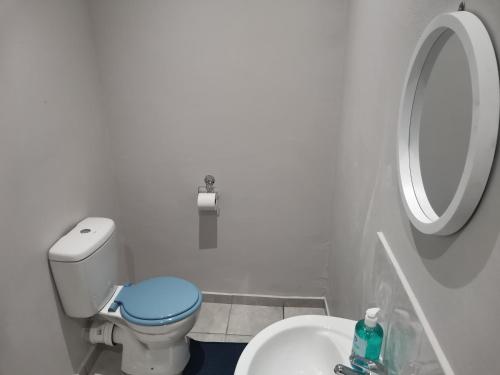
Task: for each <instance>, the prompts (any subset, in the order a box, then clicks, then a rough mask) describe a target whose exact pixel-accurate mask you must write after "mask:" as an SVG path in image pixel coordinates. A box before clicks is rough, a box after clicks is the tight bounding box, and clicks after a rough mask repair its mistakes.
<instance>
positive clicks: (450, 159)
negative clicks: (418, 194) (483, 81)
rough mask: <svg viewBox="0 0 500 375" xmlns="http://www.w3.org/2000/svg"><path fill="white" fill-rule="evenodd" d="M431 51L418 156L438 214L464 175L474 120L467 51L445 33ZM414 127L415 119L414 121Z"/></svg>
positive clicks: (427, 193) (453, 36)
mask: <svg viewBox="0 0 500 375" xmlns="http://www.w3.org/2000/svg"><path fill="white" fill-rule="evenodd" d="M440 39H441V40H438V41H437V42H436V43H435V44H434V46H433V49H438V50H434V51H432V50H431V53H430V54H429V57H428V59H429V61H426V64H429V65H432V66H429V67H428V68H429V69H430V73H428V74H427V77H424V78H422V77H421V80H422V79H423V80H426V81H425V82H419V85H421V84H422V83H423V84H424V85H425V87H423V91H422V104H421V105H422V107H421V114H420V116H421V117H420V128H419V131H418V133H416V134H415V132H414V135H413V136H418V137H419V140H418V142H417V144H418V151H417V152H418V155H417V156H418V160H419V162H420V173H421V178H422V183H423V186H424V190H425V194H426V196H427V199H428V201H429V203H430V204H431V206H432V208H433V210H434V212H435V213H436V214H437V215H438V216H440V215H442V214H443V213H444V211H445V210H446V209H447V208H448V206H449V204H450V202H451V201H452V199H453V196H454V195H455V192H456V190H457V187H458V184H459V181H460V178H461V176H462V173H463V170H464V166H465V160H466V157H467V150H468V145H469V138H470V133H471V124H472V86H471V74H470V70H469V63H468V61H467V55H466V53H465V50H464V48H463V46H462V44H461V42H460V40H459V39H458V37H457V36H456V35H455V34H454V33H452V32H449V33H444V34H443V35H442V36H441V37H440ZM411 126H413V124H412V125H411Z"/></svg>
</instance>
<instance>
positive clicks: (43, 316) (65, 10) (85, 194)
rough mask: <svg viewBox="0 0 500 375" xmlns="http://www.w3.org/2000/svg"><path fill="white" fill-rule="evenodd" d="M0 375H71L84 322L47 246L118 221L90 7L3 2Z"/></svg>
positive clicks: (72, 0)
mask: <svg viewBox="0 0 500 375" xmlns="http://www.w3.org/2000/svg"><path fill="white" fill-rule="evenodd" d="M0 56H1V57H0V82H1V84H0V103H1V104H0V108H1V109H0V131H1V136H0V176H1V179H0V181H1V182H0V238H1V239H2V242H1V249H0V301H1V303H0V374H2V375H12V374H16V375H33V374H51V375H68V374H71V373H73V371H74V370H75V369H76V367H77V366H78V365H79V364H80V362H81V360H82V358H83V356H84V355H85V354H86V352H87V349H88V344H87V343H86V342H85V341H84V340H83V338H82V327H83V326H84V324H85V322H84V321H78V320H74V319H69V318H67V317H65V316H64V313H63V311H62V310H61V306H60V303H59V301H58V297H57V293H56V291H55V287H54V285H53V282H52V279H51V276H50V271H49V266H48V262H47V251H48V249H49V247H50V246H51V245H52V244H53V243H54V242H55V241H56V240H57V239H58V238H59V237H60V236H61V235H62V234H63V233H64V232H65V231H67V230H68V229H70V227H71V226H72V225H73V224H75V223H76V222H77V221H78V220H80V219H81V218H83V217H85V216H88V215H104V216H113V212H112V203H111V198H112V195H111V194H110V192H109V188H110V185H111V184H110V181H109V177H108V176H109V170H108V168H107V160H108V155H107V154H106V150H105V148H106V145H105V143H104V142H103V137H104V135H105V134H104V131H103V127H102V116H101V109H100V103H99V97H100V96H99V93H98V90H97V88H98V81H97V75H96V65H95V54H94V50H93V45H92V41H91V34H90V30H89V23H88V9H87V7H86V4H85V3H84V2H82V1H77V0H43V1H41V0H31V1H29V0H2V1H0Z"/></svg>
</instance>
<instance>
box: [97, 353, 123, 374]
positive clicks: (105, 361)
mask: <svg viewBox="0 0 500 375" xmlns="http://www.w3.org/2000/svg"><path fill="white" fill-rule="evenodd" d="M121 361H122V353H121V351H117V350H109V349H104V350H103V351H102V353H101V354H100V355H99V357H98V358H97V361H96V362H95V364H94V367H93V368H92V370H91V371H90V375H122V372H121Z"/></svg>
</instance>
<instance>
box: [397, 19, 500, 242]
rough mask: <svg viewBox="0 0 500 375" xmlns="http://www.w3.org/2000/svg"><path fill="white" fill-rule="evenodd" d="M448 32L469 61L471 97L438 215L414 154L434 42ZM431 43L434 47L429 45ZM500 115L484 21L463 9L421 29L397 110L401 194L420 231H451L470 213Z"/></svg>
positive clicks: (478, 196) (485, 178) (493, 59)
mask: <svg viewBox="0 0 500 375" xmlns="http://www.w3.org/2000/svg"><path fill="white" fill-rule="evenodd" d="M443 33H445V34H443ZM452 33H455V34H456V36H457V37H458V39H459V40H460V42H461V43H462V46H463V48H464V50H465V53H466V55H467V60H468V63H469V69H470V74H471V77H470V78H471V84H472V99H473V103H472V105H473V108H472V124H471V133H470V139H469V148H468V151H467V158H466V161H465V166H464V170H463V173H462V177H461V178H460V182H459V184H458V187H457V190H456V192H455V195H454V196H453V198H452V200H451V203H450V204H449V206H448V208H447V209H446V210H445V212H444V213H443V214H442V215H441V216H439V215H437V214H436V213H435V212H434V209H433V208H432V206H431V204H430V202H429V199H428V198H427V195H426V192H425V189H424V184H423V181H422V175H421V170H420V160H419V155H418V153H419V144H418V141H419V137H418V134H419V133H420V118H421V113H422V102H423V95H424V91H425V83H426V82H427V80H428V78H429V75H430V73H431V70H432V66H433V64H434V61H435V59H436V58H437V55H439V52H440V50H441V48H439V44H444V43H445V42H446V40H447V38H446V35H451V34H452ZM435 46H437V47H438V48H433V47H435ZM441 46H442V45H441ZM499 115H500V89H499V79H498V66H497V60H496V57H495V51H494V49H493V45H492V43H491V39H490V37H489V35H488V32H487V31H486V28H485V27H484V25H483V23H482V22H481V21H480V20H479V18H477V17H476V16H475V15H474V14H472V13H470V12H466V11H460V12H453V13H445V14H441V15H439V16H437V17H436V18H435V19H434V20H432V21H431V23H430V24H429V25H428V26H427V27H426V29H425V30H424V32H423V34H422V36H421V37H420V39H419V41H418V43H417V47H416V48H415V51H414V53H413V56H412V58H411V63H410V66H409V69H408V72H407V75H406V81H405V86H404V89H403V95H402V97H401V103H400V108H399V129H398V163H399V187H400V193H401V198H402V201H403V205H404V208H405V211H406V213H407V215H408V218H409V219H410V221H411V222H412V224H413V225H414V226H415V227H416V228H417V229H418V230H419V231H420V232H422V233H425V234H437V235H449V234H452V233H455V232H456V231H458V230H459V229H460V228H462V227H463V226H464V224H465V223H466V222H467V221H468V220H469V218H470V217H471V215H472V214H473V213H474V210H475V209H476V207H477V205H478V203H479V201H480V199H481V196H482V194H483V191H484V188H485V186H486V182H487V181H488V176H489V174H490V170H491V165H492V163H493V157H494V154H495V148H496V144H497V135H498V125H499ZM443 147H446V145H443Z"/></svg>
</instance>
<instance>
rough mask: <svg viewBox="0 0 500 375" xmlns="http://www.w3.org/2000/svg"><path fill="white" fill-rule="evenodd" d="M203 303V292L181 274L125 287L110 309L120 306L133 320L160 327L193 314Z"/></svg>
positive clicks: (122, 312)
mask: <svg viewBox="0 0 500 375" xmlns="http://www.w3.org/2000/svg"><path fill="white" fill-rule="evenodd" d="M201 302H202V295H201V292H200V290H199V289H198V288H197V287H196V285H194V284H193V283H190V282H189V281H186V280H184V279H180V278H178V277H154V278H152V279H147V280H144V281H141V282H139V283H137V284H129V285H125V286H123V288H122V289H121V290H120V292H119V293H118V295H117V296H116V298H115V300H114V302H113V303H112V304H111V306H110V308H109V311H116V310H117V309H118V307H119V308H120V313H121V315H122V317H123V318H124V319H125V320H127V321H128V322H130V323H133V324H137V325H141V326H160V325H166V324H172V323H175V322H178V321H179V320H182V319H184V318H186V317H188V316H190V315H192V314H193V313H195V312H196V311H197V310H198V309H199V308H200V305H201Z"/></svg>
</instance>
